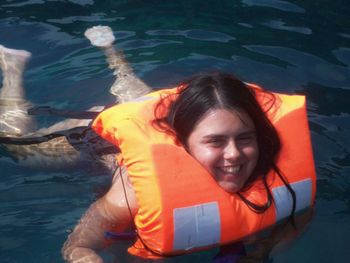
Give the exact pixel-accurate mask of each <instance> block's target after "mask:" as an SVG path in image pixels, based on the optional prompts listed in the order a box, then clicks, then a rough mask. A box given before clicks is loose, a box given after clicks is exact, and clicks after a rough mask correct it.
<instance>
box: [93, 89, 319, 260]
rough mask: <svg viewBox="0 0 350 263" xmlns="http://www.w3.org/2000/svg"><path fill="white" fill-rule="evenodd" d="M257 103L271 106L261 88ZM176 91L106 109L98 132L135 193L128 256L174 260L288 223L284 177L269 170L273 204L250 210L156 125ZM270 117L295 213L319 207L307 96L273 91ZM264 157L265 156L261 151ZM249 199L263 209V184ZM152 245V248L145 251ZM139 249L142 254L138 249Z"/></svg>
mask: <svg viewBox="0 0 350 263" xmlns="http://www.w3.org/2000/svg"><path fill="white" fill-rule="evenodd" d="M249 85H250V87H251V88H253V89H255V90H257V99H258V101H259V103H260V104H261V105H262V107H263V108H264V107H265V108H266V107H269V106H271V105H266V104H267V103H268V101H269V97H268V96H267V95H266V93H265V92H263V91H262V90H261V89H260V88H259V87H257V86H255V85H251V84H249ZM168 94H176V89H167V90H161V91H157V92H153V93H151V94H148V95H146V96H144V97H141V98H139V99H137V100H135V101H131V102H127V103H124V104H119V105H116V106H114V107H112V108H109V109H107V110H106V111H104V112H102V113H101V114H100V115H99V117H98V118H97V119H96V120H95V121H94V123H93V128H94V130H95V131H96V132H97V133H98V134H100V135H101V136H102V137H103V138H105V139H107V140H108V141H110V142H112V143H114V144H115V145H117V146H118V147H119V148H120V149H121V152H122V158H123V164H124V165H125V166H126V167H127V170H128V174H129V177H130V180H131V183H132V186H133V188H134V190H135V194H136V198H137V201H138V205H139V209H138V212H137V214H136V216H135V218H134V222H135V225H136V227H137V232H138V235H139V237H140V239H141V241H142V242H137V243H136V245H135V246H133V247H131V248H130V249H129V252H130V253H132V254H135V255H139V256H147V257H149V256H150V255H151V254H152V253H150V252H149V250H151V251H152V252H153V255H155V254H158V255H176V254H182V253H188V252H192V251H195V250H199V249H203V248H208V247H211V246H214V245H220V244H227V243H229V242H233V241H237V240H239V239H242V238H243V237H246V236H248V235H250V234H252V233H256V232H258V231H260V230H262V229H264V228H266V227H268V226H271V225H273V224H275V223H276V222H277V221H279V220H281V219H283V218H286V217H287V216H289V215H290V213H291V211H292V204H293V202H292V197H291V194H290V192H289V191H288V190H287V188H286V186H285V185H284V183H283V182H282V181H281V179H280V178H279V177H278V176H276V174H275V172H273V171H270V172H269V174H268V175H267V182H268V185H269V186H270V189H271V192H272V195H273V198H274V202H273V204H272V205H271V207H270V208H269V209H267V210H266V211H265V212H264V213H256V212H254V211H252V210H251V209H250V208H249V207H248V206H247V205H246V204H245V203H244V202H243V201H242V200H241V199H240V198H239V196H238V195H237V194H229V193H228V192H225V191H224V190H223V189H222V188H220V187H219V186H218V184H217V183H216V181H215V180H214V179H213V177H212V176H211V175H210V174H209V173H208V172H207V171H206V170H205V169H204V168H203V167H202V166H201V165H200V164H199V163H198V162H197V161H196V160H195V159H194V158H193V157H192V156H190V155H189V154H188V153H187V152H186V150H185V149H184V148H183V147H182V146H181V145H178V144H177V143H176V141H175V140H174V138H173V137H172V136H169V135H168V134H166V133H164V132H162V131H159V129H157V128H155V127H154V125H153V124H152V121H153V120H154V118H155V117H154V107H155V105H156V104H157V103H158V101H159V98H160V97H161V96H164V95H168ZM274 96H275V98H276V102H277V103H275V104H274V106H273V107H272V108H271V109H270V110H269V111H268V113H267V115H268V117H269V118H270V120H271V121H272V123H273V124H274V126H275V127H276V129H277V131H278V133H279V135H280V139H281V142H282V150H281V153H280V155H279V159H278V161H277V165H278V167H279V168H280V170H281V171H282V173H283V174H284V175H285V177H286V178H287V179H288V182H289V183H290V185H291V187H292V188H293V190H294V191H295V193H296V211H300V210H302V209H304V208H306V207H309V206H311V205H312V204H313V202H314V199H315V192H316V176H315V168H314V161H313V155H312V148H311V142H310V134H309V128H308V122H307V116H306V107H305V98H304V97H303V96H296V95H294V96H290V95H284V94H277V93H274ZM260 154H263V153H260ZM244 196H245V197H246V198H247V199H248V200H250V201H252V202H254V203H257V204H265V203H266V201H267V194H266V190H265V188H264V186H263V185H262V182H261V180H257V181H256V182H254V183H253V186H252V187H250V188H249V189H248V190H247V191H245V192H244ZM143 245H144V246H146V247H147V248H148V251H147V250H142V249H141V248H142V247H143ZM138 246H140V249H138Z"/></svg>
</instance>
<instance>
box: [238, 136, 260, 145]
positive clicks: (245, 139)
mask: <svg viewBox="0 0 350 263" xmlns="http://www.w3.org/2000/svg"><path fill="white" fill-rule="evenodd" d="M255 139H256V137H255V136H254V135H248V136H242V137H239V138H237V141H238V143H240V144H249V143H251V142H253V141H255Z"/></svg>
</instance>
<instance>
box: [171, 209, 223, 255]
mask: <svg viewBox="0 0 350 263" xmlns="http://www.w3.org/2000/svg"><path fill="white" fill-rule="evenodd" d="M220 225H221V224H220V213H219V206H218V203H217V202H211V203H205V204H201V205H195V206H190V207H182V208H176V209H174V246H173V248H174V250H175V251H176V250H188V249H191V248H196V247H203V246H208V245H213V244H218V243H219V242H220V236H221V234H220V233H221V228H220Z"/></svg>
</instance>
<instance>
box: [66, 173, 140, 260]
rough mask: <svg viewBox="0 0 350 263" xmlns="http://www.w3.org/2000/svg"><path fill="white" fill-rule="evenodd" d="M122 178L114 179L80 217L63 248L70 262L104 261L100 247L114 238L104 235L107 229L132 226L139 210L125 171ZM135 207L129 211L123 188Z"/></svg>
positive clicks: (108, 230) (115, 230) (113, 229)
mask: <svg viewBox="0 0 350 263" xmlns="http://www.w3.org/2000/svg"><path fill="white" fill-rule="evenodd" d="M123 174H124V175H123V179H124V180H123V181H122V180H121V179H120V177H119V178H116V180H114V182H113V185H112V187H111V189H110V190H109V191H108V193H107V194H106V195H105V196H103V197H102V198H100V199H99V200H97V201H96V202H95V203H93V204H92V205H91V206H90V207H89V209H88V210H87V211H86V213H85V214H84V215H83V217H82V218H81V219H80V221H79V223H78V224H77V226H76V227H75V228H74V230H73V232H72V233H71V234H70V235H69V237H68V238H67V240H66V242H65V243H64V245H63V248H62V255H63V258H64V259H65V260H66V261H67V262H103V260H102V258H101V257H100V256H99V255H98V251H100V250H101V249H103V248H105V247H107V246H108V245H109V244H111V243H112V242H113V241H112V240H111V239H108V238H106V237H105V233H106V232H123V231H125V230H126V229H128V228H130V226H131V225H132V221H133V216H134V214H135V213H136V211H137V208H136V207H137V206H136V199H135V195H134V191H133V189H132V187H131V185H130V183H129V182H128V181H127V175H126V173H123ZM123 182H124V184H125V189H126V194H127V197H128V202H129V205H130V208H131V211H132V215H131V214H130V211H129V208H128V205H127V202H126V198H125V193H124V188H123Z"/></svg>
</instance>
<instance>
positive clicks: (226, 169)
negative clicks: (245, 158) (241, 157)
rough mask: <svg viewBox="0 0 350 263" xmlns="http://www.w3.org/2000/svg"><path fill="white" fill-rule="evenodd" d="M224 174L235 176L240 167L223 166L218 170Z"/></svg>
mask: <svg viewBox="0 0 350 263" xmlns="http://www.w3.org/2000/svg"><path fill="white" fill-rule="evenodd" d="M220 169H221V170H222V171H223V172H224V173H230V174H236V173H238V172H239V170H240V169H241V165H238V166H225V167H221V168H220Z"/></svg>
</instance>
